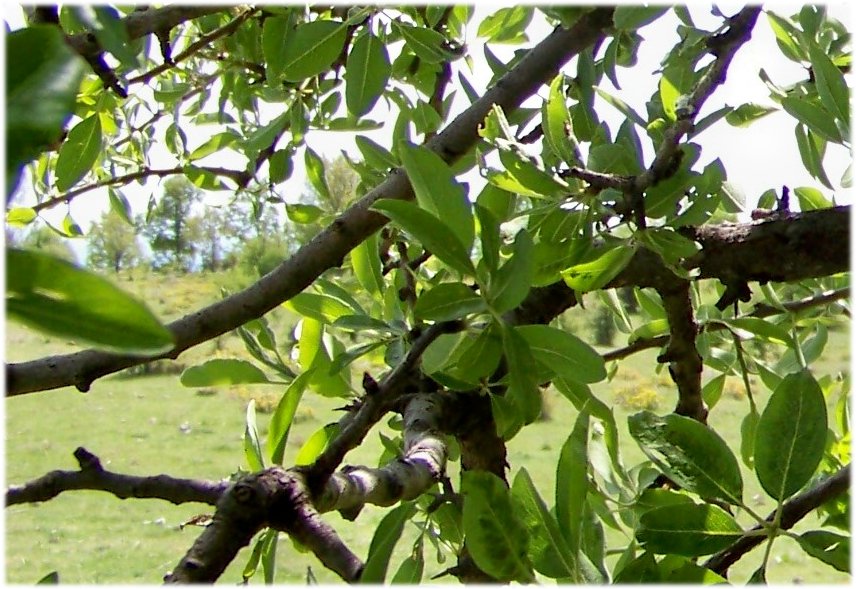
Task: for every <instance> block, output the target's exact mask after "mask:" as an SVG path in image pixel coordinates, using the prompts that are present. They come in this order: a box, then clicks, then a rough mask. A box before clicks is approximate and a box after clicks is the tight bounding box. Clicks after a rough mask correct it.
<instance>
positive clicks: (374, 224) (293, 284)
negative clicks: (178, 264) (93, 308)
mask: <svg viewBox="0 0 856 589" xmlns="http://www.w3.org/2000/svg"><path fill="white" fill-rule="evenodd" d="M196 8H197V10H198V9H200V7H196ZM205 8H207V9H209V10H210V7H205ZM611 17H612V9H610V8H600V9H595V10H592V11H591V12H589V13H587V14H585V15H584V16H582V17H581V18H580V20H579V21H577V23H576V24H575V25H574V26H573V27H572V28H570V29H567V30H566V29H562V28H561V27H559V28H557V29H556V30H555V31H554V32H553V33H552V34H551V35H549V36H548V37H547V38H546V39H544V40H543V41H542V42H541V43H539V44H538V45H536V46H535V47H534V48H533V49H532V50H530V51H529V53H528V54H527V56H526V57H525V58H524V59H522V60H521V61H520V62H519V63H518V64H517V65H516V66H515V67H514V68H512V69H511V70H510V71H509V72H508V73H507V74H506V75H505V76H503V77H502V79H501V80H499V82H497V83H496V84H495V85H494V86H493V87H492V88H490V89H489V90H488V91H487V92H486V93H485V95H484V96H483V97H482V98H480V99H479V100H477V101H476V102H475V103H473V104H472V105H471V106H470V107H469V108H468V109H467V110H465V111H464V112H463V113H461V115H459V116H458V117H457V118H456V119H455V120H454V121H453V122H452V123H450V124H449V125H448V126H447V127H446V128H445V129H444V130H443V131H442V132H441V133H440V134H438V135H437V136H435V137H434V138H432V139H431V140H430V141H429V142H428V143H427V146H428V147H429V148H430V149H432V150H433V151H435V152H436V153H437V154H439V155H440V157H442V158H443V159H444V160H445V161H447V162H453V161H455V160H457V159H458V158H459V157H460V156H461V155H463V154H464V153H466V152H467V151H468V150H469V148H470V147H471V146H472V145H474V144H475V142H476V140H477V139H478V127H479V125H480V124H481V123H482V122H483V121H484V117H485V116H486V114H487V113H488V111H489V110H490V108H491V106H492V105H494V104H497V105H499V106H501V107H502V108H503V110H504V111H505V112H506V113H510V112H512V111H514V110H516V109H517V108H518V107H519V106H520V104H521V103H522V102H523V101H524V100H525V99H526V98H528V97H529V96H530V95H532V94H533V93H535V91H536V90H537V89H538V88H539V87H540V86H541V85H542V84H543V83H544V82H545V81H546V80H549V79H550V78H552V77H554V76H555V75H556V72H557V71H558V70H559V68H560V67H561V66H562V65H563V64H564V63H565V62H567V61H568V60H569V59H571V57H573V56H574V55H576V54H577V53H579V51H581V50H582V49H584V48H585V47H588V46H589V45H590V44H591V43H592V42H594V41H595V40H597V39H600V38H602V37H603V35H604V33H603V31H604V30H605V29H606V28H607V27H609V26H611V24H612V18H611ZM380 198H394V199H399V200H410V199H412V198H413V190H412V188H411V186H410V184H409V182H408V180H407V176H406V174H405V172H404V170H402V169H397V170H395V171H393V172H392V173H391V174H390V176H389V177H388V178H387V180H386V181H384V182H383V183H381V184H380V185H379V186H377V187H376V188H374V189H373V190H372V191H370V192H369V193H368V194H367V195H366V196H364V197H363V198H362V199H360V200H359V201H358V202H356V203H355V204H353V205H352V206H351V207H349V208H348V210H346V211H345V212H344V213H342V215H340V216H339V217H338V218H337V219H336V220H335V221H333V223H331V224H330V225H329V226H328V227H327V228H326V229H324V230H323V231H322V232H320V233H319V234H318V235H316V236H315V238H313V239H312V241H310V242H309V243H307V244H306V245H304V246H303V247H301V248H300V250H299V251H298V252H297V253H296V254H294V255H293V256H292V257H291V258H289V259H288V260H286V261H285V262H283V263H282V264H280V265H279V266H278V267H277V268H276V269H274V270H273V271H272V272H271V273H269V274H267V275H266V276H264V277H262V278H261V279H260V280H259V281H258V282H256V283H255V284H253V285H251V286H249V287H248V288H246V289H244V290H242V291H240V292H238V293H235V294H233V295H232V296H230V297H227V298H226V299H223V300H222V301H219V302H217V303H214V304H213V305H210V306H208V307H206V308H204V309H201V310H199V311H197V312H195V313H192V314H190V315H187V316H185V317H183V318H181V319H179V320H177V321H174V322H173V323H171V324H170V325H169V329H170V331H171V332H172V334H173V336H174V338H175V342H176V345H175V347H173V349H172V350H170V351H169V352H167V353H165V354H162V355H161V356H158V357H157V358H173V359H174V358H177V357H178V355H179V354H181V352H183V351H184V350H186V349H188V348H190V347H193V346H195V345H198V344H200V343H202V342H205V341H208V340H210V339H213V338H215V337H217V336H218V335H222V334H223V333H226V332H227V331H230V330H232V329H235V328H236V327H238V326H240V325H243V324H244V323H246V322H247V321H249V320H250V319H254V318H256V317H260V316H262V315H264V314H265V313H267V312H268V311H270V310H271V309H273V308H275V307H276V306H278V305H279V304H281V303H282V302H284V301H287V300H288V299H290V298H291V297H293V296H294V295H296V294H297V293H299V292H301V291H302V290H303V289H304V288H306V287H307V286H308V285H309V284H311V283H312V282H313V281H314V280H315V279H316V278H318V276H320V275H321V274H322V273H323V272H325V271H326V270H328V269H329V268H331V267H334V266H338V265H340V264H341V263H342V261H343V259H344V257H345V256H346V255H347V254H348V252H350V251H351V249H353V248H354V247H355V246H357V245H358V244H359V243H361V242H362V241H363V240H364V239H366V238H367V237H368V236H369V235H371V234H372V233H374V232H375V231H377V230H378V229H379V228H380V227H382V226H383V225H384V224H385V223H386V222H387V219H386V218H385V217H383V216H382V215H380V214H378V213H376V212H374V211H372V210H370V207H371V205H372V204H373V203H374V202H375V201H376V200H378V199H380ZM157 358H151V357H149V358H145V357H139V356H132V355H119V354H110V353H107V352H102V351H97V350H85V351H82V352H78V353H75V354H69V355H66V356H54V357H50V358H45V359H42V360H36V361H33V362H26V363H21V364H12V365H7V371H6V377H7V381H6V384H7V389H6V391H7V393H6V394H7V395H9V396H13V395H16V394H24V393H28V392H34V391H41V390H47V389H53V388H58V387H62V386H67V385H74V386H76V387H77V388H78V389H79V390H82V391H85V390H88V389H89V387H90V385H91V383H92V381H94V380H95V379H97V378H100V377H102V376H104V375H106V374H111V373H113V372H117V371H119V370H122V369H124V368H128V367H129V366H134V365H137V364H143V363H145V362H149V361H151V360H155V359H157Z"/></svg>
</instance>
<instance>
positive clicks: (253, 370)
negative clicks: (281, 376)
mask: <svg viewBox="0 0 856 589" xmlns="http://www.w3.org/2000/svg"><path fill="white" fill-rule="evenodd" d="M181 384H182V385H184V386H186V387H214V386H222V385H234V384H283V383H282V382H280V381H274V380H270V379H269V378H268V377H267V376H266V375H265V373H264V372H262V371H261V370H259V368H258V367H256V365H255V364H253V363H252V362H247V361H246V360H237V359H231V358H214V359H211V360H207V361H205V362H203V363H202V364H197V365H196V366H190V367H189V368H186V369H185V370H184V371H183V372H182V373H181Z"/></svg>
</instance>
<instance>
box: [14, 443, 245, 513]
mask: <svg viewBox="0 0 856 589" xmlns="http://www.w3.org/2000/svg"><path fill="white" fill-rule="evenodd" d="M74 457H75V458H76V459H77V462H78V464H80V470H54V471H52V472H49V473H47V474H45V475H44V476H41V477H39V478H37V479H35V480H33V481H30V482H29V483H27V484H25V485H20V486H16V485H13V486H10V487H9V488H8V489H7V490H6V506H7V507H8V506H10V505H17V504H19V503H38V502H41V501H48V500H50V499H53V498H54V497H56V496H58V495H59V494H60V493H64V492H66V491H79V490H83V489H85V490H90V491H105V492H107V493H110V494H112V495H115V496H116V497H118V498H119V499H128V498H131V497H133V498H136V499H163V500H164V501H169V502H171V503H174V504H176V505H178V504H180V503H190V502H196V503H207V504H208V505H215V504H216V503H217V500H218V499H219V498H220V497H221V496H222V495H223V493H224V492H225V491H226V490H227V489H228V488H229V487H230V486H231V484H232V483H230V482H229V481H218V482H213V481H200V480H194V479H178V478H173V477H171V476H168V475H164V474H162V475H157V476H148V477H141V476H133V475H127V474H119V473H115V472H110V471H109V470H105V469H104V468H103V467H102V466H101V461H100V460H99V459H98V457H97V456H95V455H94V454H92V453H91V452H89V451H88V450H86V449H85V448H78V449H77V450H75V451H74Z"/></svg>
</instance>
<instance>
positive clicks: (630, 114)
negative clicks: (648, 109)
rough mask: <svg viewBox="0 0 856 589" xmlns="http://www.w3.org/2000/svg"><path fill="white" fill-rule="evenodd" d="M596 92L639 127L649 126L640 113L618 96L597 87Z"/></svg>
mask: <svg viewBox="0 0 856 589" xmlns="http://www.w3.org/2000/svg"><path fill="white" fill-rule="evenodd" d="M594 90H595V92H597V94H598V96H600V97H601V98H603V99H604V100H605V101H606V102H607V103H609V104H610V105H612V106H613V107H614V108H615V109H616V110H617V111H618V112H620V113H621V114H623V115H624V116H625V117H626V118H628V119H630V120H631V121H633V122H634V123H635V124H637V125H639V126H640V127H642V128H643V129H644V128H646V127H647V126H648V123H647V122H646V121H645V119H644V118H642V115H640V114H639V113H638V112H636V111H635V110H633V109H632V108H631V107H630V105H629V104H627V103H626V102H624V101H623V100H621V99H620V98H618V97H617V96H613V95H612V94H610V93H609V92H606V91H605V90H602V89H601V88H598V87H595V89H594Z"/></svg>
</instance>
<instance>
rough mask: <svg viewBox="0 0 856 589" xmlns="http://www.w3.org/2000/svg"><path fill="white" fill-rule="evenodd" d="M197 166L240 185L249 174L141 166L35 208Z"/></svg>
mask: <svg viewBox="0 0 856 589" xmlns="http://www.w3.org/2000/svg"><path fill="white" fill-rule="evenodd" d="M191 167H192V168H195V169H197V170H203V171H206V172H211V173H212V174H215V175H217V176H226V177H227V178H231V179H232V180H233V181H235V182H236V183H238V184H239V185H240V184H241V183H242V182H244V180H245V178H246V177H247V176H248V175H249V174H248V173H247V171H246V170H230V169H229V168H220V167H208V166H176V167H174V168H162V169H152V168H145V167H144V168H141V169H140V170H137V171H136V172H131V173H129V174H124V175H122V176H115V177H113V178H106V179H104V180H99V181H98V182H93V183H92V184H87V185H85V186H81V187H80V188H75V189H74V190H69V191H68V192H66V193H65V194H61V195H60V196H55V197H53V198H49V199H48V200H46V201H43V202H40V203H38V204H37V205H35V206H34V207H33V210H34V211H36V212H39V211H43V210H45V209H50V208H52V207H55V206H56V205H58V204H63V203H68V202H70V201H71V200H72V199H73V198H74V197H76V196H79V195H81V194H83V193H86V192H91V191H92V190H97V189H99V188H104V187H105V186H124V185H126V184H130V183H131V182H133V181H135V180H142V179H144V178H150V177H157V178H165V177H166V176H175V175H176V174H184V173H186V171H187V169H188V168H191Z"/></svg>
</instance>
